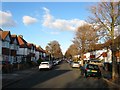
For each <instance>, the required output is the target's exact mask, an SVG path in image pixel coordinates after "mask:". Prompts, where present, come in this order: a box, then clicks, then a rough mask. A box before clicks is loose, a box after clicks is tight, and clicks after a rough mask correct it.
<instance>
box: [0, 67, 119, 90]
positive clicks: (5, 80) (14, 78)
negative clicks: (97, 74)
mask: <svg viewBox="0 0 120 90" xmlns="http://www.w3.org/2000/svg"><path fill="white" fill-rule="evenodd" d="M37 68H38V67H33V68H29V69H25V70H20V71H14V72H12V73H7V74H2V88H4V87H6V86H8V85H11V84H13V83H16V82H18V81H20V80H22V79H24V77H27V76H29V75H31V74H33V73H35V70H37ZM102 76H103V79H104V80H105V81H106V82H107V83H108V84H110V86H111V85H112V86H114V87H118V88H120V78H119V80H118V81H119V83H118V84H115V83H113V82H112V80H111V73H110V72H107V71H104V70H102ZM0 79H1V78H0Z"/></svg>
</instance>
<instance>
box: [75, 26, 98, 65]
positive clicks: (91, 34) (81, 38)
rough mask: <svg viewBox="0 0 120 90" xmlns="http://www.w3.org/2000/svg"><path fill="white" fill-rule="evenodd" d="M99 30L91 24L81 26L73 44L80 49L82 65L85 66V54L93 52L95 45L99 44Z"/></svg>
mask: <svg viewBox="0 0 120 90" xmlns="http://www.w3.org/2000/svg"><path fill="white" fill-rule="evenodd" d="M97 41H98V38H97V29H96V28H95V27H94V26H93V25H90V24H84V25H83V26H80V27H79V28H78V30H77V32H76V36H75V38H74V40H73V43H74V44H75V45H76V46H77V47H78V50H79V52H80V53H81V65H82V66H83V60H84V53H85V52H87V51H88V50H90V49H91V50H93V49H94V48H93V45H94V44H95V43H97Z"/></svg>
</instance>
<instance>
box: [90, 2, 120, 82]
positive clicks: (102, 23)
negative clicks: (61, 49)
mask: <svg viewBox="0 0 120 90" xmlns="http://www.w3.org/2000/svg"><path fill="white" fill-rule="evenodd" d="M112 1H114V0H112ZM90 11H91V13H92V14H93V17H90V20H91V21H92V22H93V23H97V26H98V27H102V30H106V32H108V37H109V38H110V39H111V40H112V45H111V50H112V79H113V81H116V80H117V78H118V72H117V65H116V63H117V62H116V59H115V45H114V39H115V32H114V30H115V27H116V26H118V25H119V24H120V1H118V2H100V3H98V5H96V6H93V7H91V10H90Z"/></svg>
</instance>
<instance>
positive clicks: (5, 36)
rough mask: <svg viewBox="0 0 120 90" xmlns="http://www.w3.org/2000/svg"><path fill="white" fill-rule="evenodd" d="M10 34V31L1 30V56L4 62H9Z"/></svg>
mask: <svg viewBox="0 0 120 90" xmlns="http://www.w3.org/2000/svg"><path fill="white" fill-rule="evenodd" d="M10 43H11V34H10V31H2V58H3V61H5V62H6V63H11V54H10V53H11V50H10Z"/></svg>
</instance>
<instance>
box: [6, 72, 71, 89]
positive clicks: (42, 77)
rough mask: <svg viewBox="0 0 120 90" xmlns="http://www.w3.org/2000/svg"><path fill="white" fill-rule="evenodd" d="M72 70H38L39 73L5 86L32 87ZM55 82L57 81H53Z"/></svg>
mask: <svg viewBox="0 0 120 90" xmlns="http://www.w3.org/2000/svg"><path fill="white" fill-rule="evenodd" d="M70 71H71V70H45V71H43V70H42V71H38V72H37V73H35V74H33V75H31V76H28V77H27V78H24V79H22V80H20V81H19V82H17V83H14V84H12V85H9V86H7V87H4V88H32V87H34V86H35V85H38V84H41V83H43V82H45V81H47V80H50V79H53V78H55V77H57V76H59V75H62V74H65V73H67V72H70ZM53 83H55V82H53Z"/></svg>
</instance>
